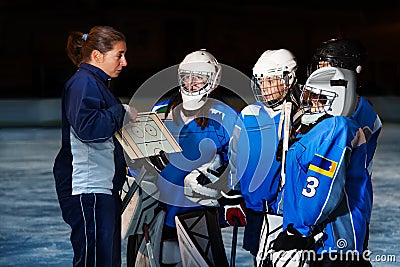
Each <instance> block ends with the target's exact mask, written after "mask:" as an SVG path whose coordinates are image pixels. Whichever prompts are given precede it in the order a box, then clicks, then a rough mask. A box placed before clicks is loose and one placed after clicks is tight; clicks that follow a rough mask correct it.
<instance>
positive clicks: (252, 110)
mask: <svg viewBox="0 0 400 267" xmlns="http://www.w3.org/2000/svg"><path fill="white" fill-rule="evenodd" d="M279 118H280V112H275V114H273V111H272V110H271V109H267V108H266V107H265V106H264V105H263V104H261V103H259V102H256V103H254V104H251V105H249V106H247V107H245V108H244V109H243V110H242V111H241V112H240V114H239V117H238V120H237V122H236V125H235V130H234V134H233V138H232V141H231V145H230V147H229V149H230V152H229V161H230V169H231V170H230V181H231V184H232V185H234V184H235V183H236V182H239V183H240V191H241V193H242V195H243V197H244V200H245V204H246V207H247V208H250V209H252V210H254V211H263V208H264V207H263V205H264V200H265V201H266V202H267V204H268V206H269V209H270V210H271V208H272V207H273V206H274V204H275V202H276V198H277V194H278V187H279V183H280V171H281V162H278V161H276V159H275V151H276V148H277V143H278V125H279Z"/></svg>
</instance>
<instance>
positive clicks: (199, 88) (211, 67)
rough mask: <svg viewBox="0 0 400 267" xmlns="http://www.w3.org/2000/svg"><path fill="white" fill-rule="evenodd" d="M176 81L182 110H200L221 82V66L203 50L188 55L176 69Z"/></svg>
mask: <svg viewBox="0 0 400 267" xmlns="http://www.w3.org/2000/svg"><path fill="white" fill-rule="evenodd" d="M178 80H179V86H180V93H181V95H182V100H183V108H184V109H186V110H197V109H199V108H201V107H202V106H203V105H204V104H205V102H206V100H207V97H208V94H209V93H211V91H212V90H214V89H215V88H216V87H217V86H218V85H219V82H220V80H221V65H220V64H219V63H218V61H217V60H216V59H215V57H214V56H213V55H212V54H210V53H209V52H206V51H204V50H199V51H195V52H192V53H190V54H188V55H187V56H186V57H185V58H184V59H183V61H182V62H181V63H180V64H179V67H178Z"/></svg>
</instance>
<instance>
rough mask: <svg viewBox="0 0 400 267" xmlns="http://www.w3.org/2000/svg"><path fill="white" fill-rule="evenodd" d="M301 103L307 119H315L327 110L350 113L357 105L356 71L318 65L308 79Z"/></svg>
mask: <svg viewBox="0 0 400 267" xmlns="http://www.w3.org/2000/svg"><path fill="white" fill-rule="evenodd" d="M300 103H301V104H300V107H301V109H302V110H303V118H304V120H306V121H308V122H311V123H313V122H312V121H316V120H317V119H318V118H319V117H321V116H322V115H324V114H329V115H332V116H347V117H350V116H351V115H352V114H353V113H354V111H355V108H356V106H357V93H356V73H355V72H354V71H352V70H348V69H343V68H335V67H324V68H321V69H317V70H316V71H314V72H313V73H311V75H310V77H309V78H308V79H307V81H306V84H305V85H304V87H303V89H302V93H301V96H300ZM303 118H302V120H303Z"/></svg>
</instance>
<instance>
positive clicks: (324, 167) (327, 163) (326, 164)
mask: <svg viewBox="0 0 400 267" xmlns="http://www.w3.org/2000/svg"><path fill="white" fill-rule="evenodd" d="M337 165H338V163H337V161H334V160H331V159H327V158H325V157H323V156H321V155H318V154H316V155H315V156H314V158H313V159H312V161H311V163H310V166H309V169H310V170H311V171H314V172H316V173H319V174H322V175H325V176H328V177H329V178H332V177H333V175H334V174H335V171H336V167H337Z"/></svg>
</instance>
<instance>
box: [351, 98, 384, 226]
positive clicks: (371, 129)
mask: <svg viewBox="0 0 400 267" xmlns="http://www.w3.org/2000/svg"><path fill="white" fill-rule="evenodd" d="M351 117H352V118H353V119H354V120H356V121H357V122H358V123H359V124H360V126H361V127H362V129H363V131H364V134H365V137H366V139H367V169H368V173H369V176H370V179H369V180H368V187H367V188H368V191H367V194H366V195H365V196H366V198H367V201H368V202H367V203H368V204H369V206H368V210H369V211H368V214H369V215H368V218H367V221H368V222H369V221H370V218H371V211H372V200H373V190H372V181H371V178H372V163H373V157H374V154H375V150H376V146H377V142H378V137H379V134H380V132H381V129H382V122H381V120H380V118H379V116H378V115H377V114H376V112H375V111H374V109H373V108H372V106H371V104H370V103H369V102H368V100H367V99H366V98H364V97H360V98H359V102H358V105H357V109H356V111H355V112H354V114H353V115H352V116H351Z"/></svg>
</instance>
